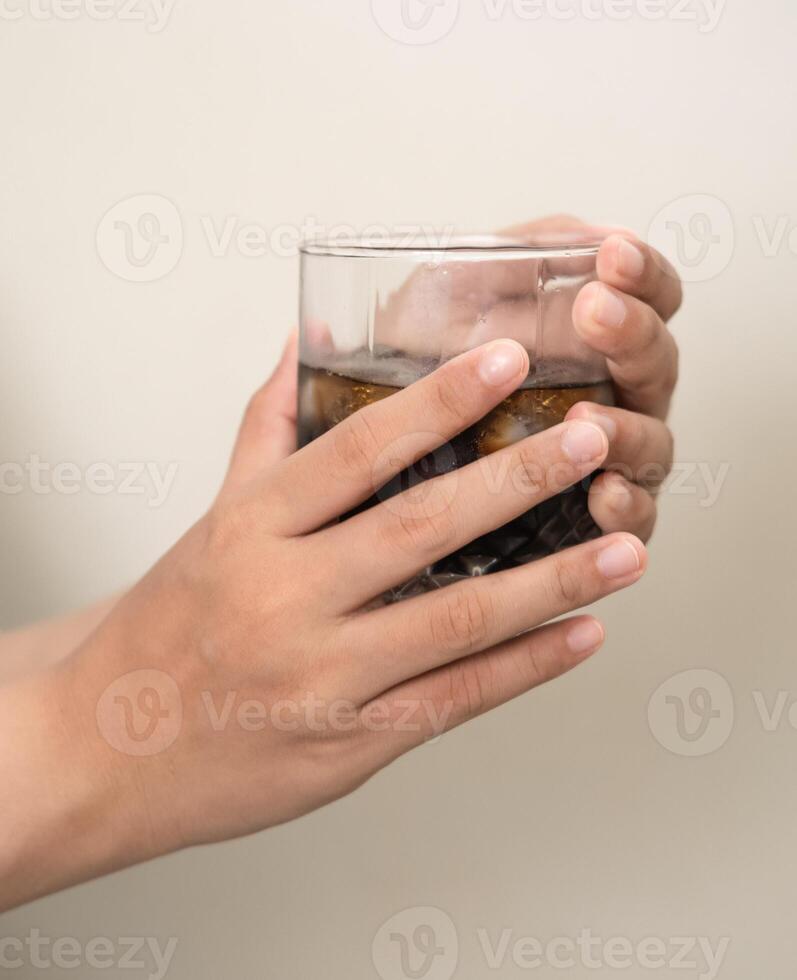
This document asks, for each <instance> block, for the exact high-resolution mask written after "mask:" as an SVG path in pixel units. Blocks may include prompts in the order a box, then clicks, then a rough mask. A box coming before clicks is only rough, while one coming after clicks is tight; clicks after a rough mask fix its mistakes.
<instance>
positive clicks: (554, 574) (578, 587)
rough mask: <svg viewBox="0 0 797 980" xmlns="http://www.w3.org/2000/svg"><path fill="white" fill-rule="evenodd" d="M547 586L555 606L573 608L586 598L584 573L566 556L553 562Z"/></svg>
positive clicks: (581, 603)
mask: <svg viewBox="0 0 797 980" xmlns="http://www.w3.org/2000/svg"><path fill="white" fill-rule="evenodd" d="M549 588H550V591H551V597H552V599H553V602H554V604H555V605H556V607H557V608H562V607H563V608H565V609H575V608H577V607H578V606H581V605H583V603H584V601H585V600H586V595H587V589H586V583H585V579H584V575H583V573H581V572H580V571H579V570H577V568H576V566H575V564H574V563H573V562H572V561H571V560H570V559H568V558H559V559H557V560H556V561H555V562H554V564H553V568H552V569H551V577H550V583H549Z"/></svg>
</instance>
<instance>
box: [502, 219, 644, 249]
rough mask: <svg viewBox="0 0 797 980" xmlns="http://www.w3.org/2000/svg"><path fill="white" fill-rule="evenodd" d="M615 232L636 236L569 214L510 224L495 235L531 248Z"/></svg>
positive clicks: (566, 242)
mask: <svg viewBox="0 0 797 980" xmlns="http://www.w3.org/2000/svg"><path fill="white" fill-rule="evenodd" d="M618 233H620V234H624V235H627V236H629V237H632V238H635V237H636V236H635V235H634V233H633V232H632V231H631V230H630V229H628V228H623V227H621V226H619V225H593V224H589V223H587V222H586V221H583V220H582V219H581V218H577V217H575V215H572V214H551V215H547V216H546V217H544V218H537V219H535V220H534V221H525V222H522V223H521V224H517V225H512V226H511V227H509V228H504V229H503V230H502V231H500V232H498V234H499V235H500V236H501V237H502V238H512V239H515V240H517V241H522V242H527V243H529V244H530V245H535V244H550V243H551V242H553V243H557V242H562V243H563V244H578V243H579V242H587V241H589V242H595V241H597V240H599V239H603V238H606V237H607V236H608V235H612V234H618Z"/></svg>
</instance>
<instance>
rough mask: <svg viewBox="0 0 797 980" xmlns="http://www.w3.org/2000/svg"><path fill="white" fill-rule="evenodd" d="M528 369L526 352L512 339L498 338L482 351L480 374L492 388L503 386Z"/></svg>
mask: <svg viewBox="0 0 797 980" xmlns="http://www.w3.org/2000/svg"><path fill="white" fill-rule="evenodd" d="M525 370H526V352H525V351H524V350H523V348H522V347H521V346H520V344H516V343H515V342H514V341H512V340H497V341H496V342H495V343H493V344H490V345H489V346H488V347H486V348H485V350H484V351H483V352H482V357H481V363H480V364H479V376H480V377H481V379H482V381H483V382H484V383H485V384H486V385H490V387H491V388H503V387H504V385H508V384H509V382H510V381H514V380H515V379H518V380H519V378H520V375H521V374H522V373H523V372H524V371H525Z"/></svg>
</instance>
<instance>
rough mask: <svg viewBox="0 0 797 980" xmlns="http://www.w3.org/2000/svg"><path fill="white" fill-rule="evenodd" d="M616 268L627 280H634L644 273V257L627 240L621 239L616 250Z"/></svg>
mask: <svg viewBox="0 0 797 980" xmlns="http://www.w3.org/2000/svg"><path fill="white" fill-rule="evenodd" d="M617 268H618V270H619V272H620V273H621V275H624V276H628V278H629V279H636V278H637V276H641V275H642V273H643V272H644V271H645V256H644V255H643V254H642V253H641V252H640V251H639V249H638V248H637V247H636V245H634V244H633V243H632V242H629V241H628V239H627V238H623V239H621V240H620V244H619V246H618V248H617Z"/></svg>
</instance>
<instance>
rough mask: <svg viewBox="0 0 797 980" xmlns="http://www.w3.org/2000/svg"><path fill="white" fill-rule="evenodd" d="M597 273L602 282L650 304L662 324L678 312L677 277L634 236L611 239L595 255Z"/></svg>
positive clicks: (669, 267)
mask: <svg viewBox="0 0 797 980" xmlns="http://www.w3.org/2000/svg"><path fill="white" fill-rule="evenodd" d="M597 271H598V278H599V279H600V280H601V281H602V282H605V283H606V284H607V285H609V286H614V288H615V289H619V290H621V291H622V292H624V293H628V294H629V295H631V296H635V297H636V298H637V299H641V300H643V301H644V302H646V303H649V304H650V305H651V306H652V307H653V309H654V310H656V312H657V313H658V314H659V316H660V317H662V319H664V320H669V319H670V317H672V316H673V315H674V314H675V313H676V312H677V311H678V310H679V309H680V306H681V302H682V301H683V289H682V286H681V280H680V278H679V276H678V273H677V272H676V271H675V269H674V268H673V266H672V265H671V264H670V263H669V262H668V261H667V259H665V258H664V256H663V255H661V253H659V252H657V251H656V250H655V249H653V248H651V247H650V245H646V244H645V243H644V242H642V241H640V240H639V239H638V238H637V237H636V236H632V235H629V234H625V235H610V236H609V237H608V238H607V239H606V241H605V242H604V243H603V245H601V248H600V251H599V252H598V262H597Z"/></svg>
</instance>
